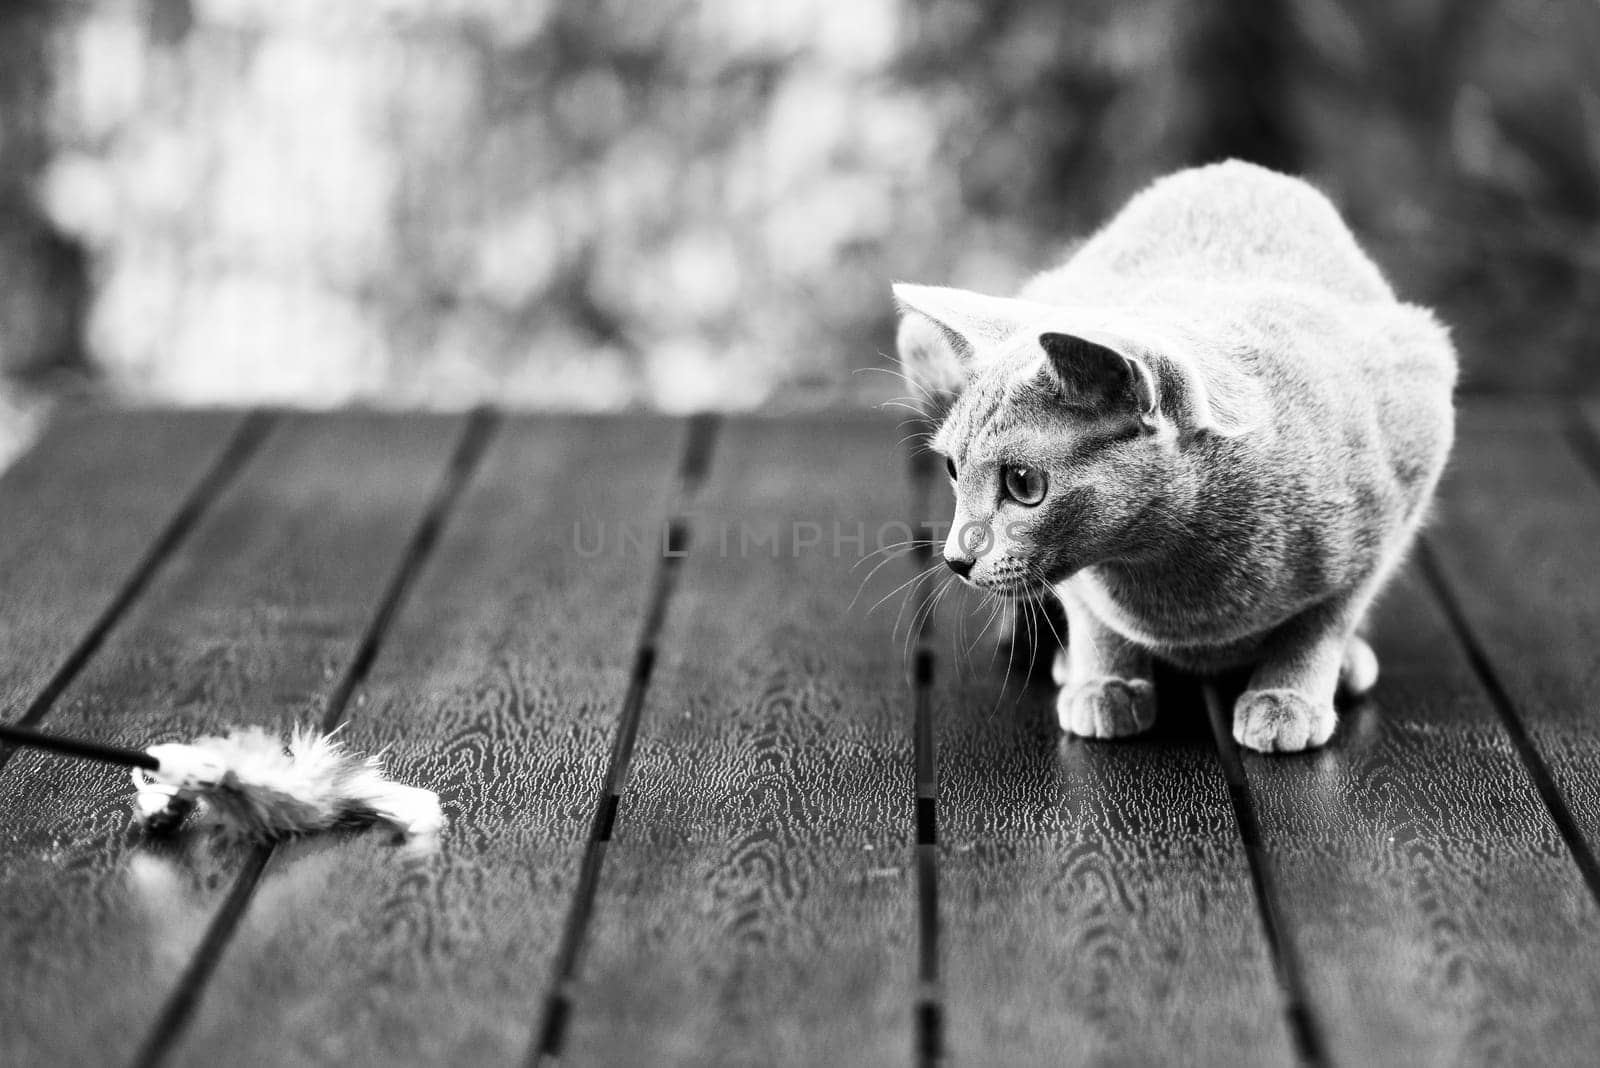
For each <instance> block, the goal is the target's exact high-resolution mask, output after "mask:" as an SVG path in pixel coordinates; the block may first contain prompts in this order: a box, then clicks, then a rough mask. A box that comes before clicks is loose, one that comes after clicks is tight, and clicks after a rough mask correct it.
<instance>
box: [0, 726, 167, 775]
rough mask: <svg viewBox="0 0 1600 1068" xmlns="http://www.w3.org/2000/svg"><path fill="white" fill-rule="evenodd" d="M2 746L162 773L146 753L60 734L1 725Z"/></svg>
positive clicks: (156, 761) (153, 759)
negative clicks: (3, 744) (4, 743)
mask: <svg viewBox="0 0 1600 1068" xmlns="http://www.w3.org/2000/svg"><path fill="white" fill-rule="evenodd" d="M0 742H9V743H11V744H12V745H22V746H27V747H28V748H30V749H44V750H47V751H49V752H52V753H60V754H61V755H63V756H73V757H82V758H83V759H85V760H98V761H100V762H101V763H102V764H121V765H122V766H123V767H126V768H143V769H144V770H146V771H159V770H160V769H161V761H160V760H157V759H156V758H155V757H153V756H151V755H150V754H149V753H146V752H145V751H144V750H143V749H124V748H123V747H122V746H120V745H107V744H105V743H104V742H90V741H85V740H84V739H82V738H68V737H65V736H64V735H60V734H46V733H45V732H44V731H36V730H33V729H31V728H29V727H11V726H8V725H6V724H4V723H0Z"/></svg>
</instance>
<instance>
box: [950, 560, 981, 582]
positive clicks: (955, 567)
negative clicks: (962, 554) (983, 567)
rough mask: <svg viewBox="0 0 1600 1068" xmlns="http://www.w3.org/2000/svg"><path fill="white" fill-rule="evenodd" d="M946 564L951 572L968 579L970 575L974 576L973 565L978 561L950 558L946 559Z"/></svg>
mask: <svg viewBox="0 0 1600 1068" xmlns="http://www.w3.org/2000/svg"><path fill="white" fill-rule="evenodd" d="M944 562H945V564H946V565H948V566H949V568H950V570H951V571H954V572H955V573H956V574H958V575H960V576H961V577H962V578H966V577H967V576H968V575H970V574H972V565H973V564H975V563H977V561H976V560H952V559H950V557H948V556H947V557H945V558H944Z"/></svg>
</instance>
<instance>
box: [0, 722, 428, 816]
mask: <svg viewBox="0 0 1600 1068" xmlns="http://www.w3.org/2000/svg"><path fill="white" fill-rule="evenodd" d="M0 742H9V743H11V744H14V745H23V746H28V747H31V748H35V749H44V750H48V751H50V752H54V753H60V754H64V755H66V756H75V757H81V758H84V759H88V760H99V761H102V762H104V763H110V764H121V765H123V766H126V767H131V768H132V769H133V772H132V776H133V783H134V788H135V794H134V812H135V816H136V818H137V819H138V821H139V822H140V823H141V824H142V825H143V826H144V827H145V828H146V829H148V830H151V831H155V832H162V831H167V830H171V829H173V828H175V827H177V826H178V824H180V823H182V822H183V820H184V819H185V818H186V817H187V816H188V815H189V814H190V813H191V812H193V811H195V810H196V809H197V808H198V809H199V810H200V812H201V815H202V816H203V817H204V818H206V819H209V820H210V821H211V822H213V823H214V824H215V825H216V826H217V827H218V828H220V829H221V831H222V832H223V833H224V834H227V835H231V836H234V837H240V838H249V839H254V840H258V841H261V840H270V839H274V838H280V837H284V836H287V835H294V834H306V833H310V832H314V831H322V830H327V829H329V828H331V827H338V826H349V825H352V824H362V823H371V822H374V821H381V822H383V823H387V824H390V825H391V826H393V827H395V828H397V829H398V830H400V831H402V832H403V833H405V834H406V835H407V836H408V837H412V838H425V837H431V836H434V835H437V834H438V832H439V830H440V829H441V828H442V827H443V826H444V816H443V814H442V812H441V811H440V808H439V796H438V795H437V794H435V793H434V792H433V791H431V790H424V789H421V788H420V787H416V786H406V785H405V784H403V783H397V782H394V781H392V780H390V779H387V778H385V777H384V774H383V758H382V757H381V756H368V757H362V756H359V755H357V754H355V753H352V752H351V751H350V750H348V749H347V748H346V747H345V746H344V744H343V743H342V742H340V741H338V740H337V739H335V738H334V737H333V736H332V735H329V734H322V733H320V732H318V731H315V730H312V729H310V728H305V727H297V728H296V729H295V730H294V732H293V734H292V735H291V736H290V738H289V743H288V745H287V746H285V745H284V744H283V743H282V742H281V741H280V740H279V739H278V738H276V737H274V736H273V735H271V734H268V733H267V732H266V731H264V730H262V729H260V728H259V727H244V728H239V729H235V730H232V731H230V732H228V733H227V734H225V735H222V736H220V737H205V738H199V739H196V740H195V741H194V742H192V743H189V744H179V743H167V744H163V745H153V746H151V747H150V748H148V749H142V750H141V749H124V748H122V747H120V746H112V745H105V744H103V743H100V742H90V741H85V740H82V739H78V738H66V737H63V736H61V735H57V734H46V733H45V732H43V731H36V730H31V729H28V728H25V727H10V726H6V725H4V724H0Z"/></svg>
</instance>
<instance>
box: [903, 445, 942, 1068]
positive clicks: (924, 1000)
mask: <svg viewBox="0 0 1600 1068" xmlns="http://www.w3.org/2000/svg"><path fill="white" fill-rule="evenodd" d="M907 470H908V474H909V476H910V479H911V500H912V508H913V519H914V520H915V521H916V522H918V523H923V522H929V521H931V515H930V514H929V513H930V510H931V504H932V494H931V492H930V490H931V484H930V480H931V479H932V478H933V477H934V474H935V473H934V470H933V465H932V463H931V462H930V454H927V453H913V454H912V456H911V457H910V462H909V465H908V468H907ZM933 553H934V549H933V542H932V540H930V539H927V538H922V539H918V540H917V541H916V542H914V543H913V545H912V547H911V558H912V561H913V566H915V568H916V569H917V571H918V572H919V573H921V572H923V571H926V570H927V569H928V568H929V567H932V566H937V565H938V563H939V562H938V561H937V560H935V559H934V556H933ZM936 585H937V584H936V583H923V582H918V583H916V585H915V586H913V589H915V590H916V591H917V593H916V596H915V598H914V601H915V607H914V609H913V610H912V613H911V628H912V632H913V634H914V637H915V641H916V651H915V653H914V659H913V661H912V664H913V668H912V678H911V710H912V711H911V715H912V722H911V731H912V759H913V761H914V762H915V764H916V798H915V804H916V834H917V837H916V843H917V845H916V873H917V988H916V996H915V998H914V1000H913V1002H912V1033H911V1041H912V1047H911V1048H912V1056H913V1059H914V1060H915V1062H916V1064H917V1065H918V1066H919V1068H931V1066H932V1065H936V1064H940V1063H942V1062H943V1061H944V1057H945V1039H944V1028H945V1018H944V988H943V986H942V985H941V982H940V979H939V747H938V742H937V740H936V739H937V735H936V733H935V731H934V722H933V686H934V677H935V674H936V671H937V667H938V655H937V654H936V653H935V651H934V643H933V618H932V617H933V600H934V594H933V587H934V586H936ZM919 621H920V622H919Z"/></svg>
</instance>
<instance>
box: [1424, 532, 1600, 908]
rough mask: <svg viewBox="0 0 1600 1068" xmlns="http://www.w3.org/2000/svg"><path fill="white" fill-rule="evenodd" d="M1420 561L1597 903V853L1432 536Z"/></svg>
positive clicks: (1599, 882) (1599, 876)
mask: <svg viewBox="0 0 1600 1068" xmlns="http://www.w3.org/2000/svg"><path fill="white" fill-rule="evenodd" d="M1417 563H1418V565H1419V568H1420V570H1421V572H1422V575H1423V578H1424V580H1425V581H1426V583H1427V586H1428V589H1429V590H1430V591H1431V592H1432V593H1433V596H1434V599H1435V600H1437V601H1438V602H1439V605H1440V607H1442V608H1443V609H1444V615H1445V619H1446V620H1447V621H1448V622H1449V624H1450V630H1451V632H1452V633H1454V635H1455V637H1456V641H1457V642H1458V643H1459V644H1460V646H1461V648H1462V650H1463V651H1464V652H1465V653H1466V656H1467V662H1468V663H1469V664H1470V665H1471V666H1472V673H1473V674H1474V675H1476V676H1477V678H1478V682H1479V684H1480V685H1482V686H1483V689H1484V692H1485V693H1486V694H1488V696H1489V703H1490V704H1491V705H1493V706H1494V710H1495V714H1496V715H1497V716H1498V717H1499V719H1500V725H1501V726H1502V727H1504V728H1505V732H1506V734H1507V736H1509V737H1510V739H1511V747H1512V748H1513V749H1514V750H1516V754H1517V758H1518V759H1519V760H1520V761H1521V762H1522V767H1523V770H1525V771H1526V772H1527V773H1528V778H1529V779H1531V780H1532V781H1533V786H1534V789H1536V790H1538V792H1539V798H1540V800H1542V801H1543V802H1544V807H1545V810H1546V811H1547V812H1549V814H1550V819H1551V821H1552V822H1554V823H1555V825H1556V830H1557V831H1558V832H1560V834H1561V840H1562V841H1563V842H1565V843H1566V846H1567V852H1569V853H1570V854H1572V860H1573V862H1574V863H1575V864H1577V866H1578V871H1579V872H1580V873H1581V874H1582V875H1583V881H1584V884H1585V885H1586V886H1587V887H1588V888H1589V894H1590V896H1591V897H1593V898H1594V900H1595V902H1596V904H1600V864H1597V863H1596V862H1595V856H1594V853H1593V852H1591V851H1590V849H1589V844H1588V842H1586V841H1585V840H1584V837H1583V833H1582V832H1581V831H1579V830H1578V824H1577V821H1576V820H1575V819H1574V818H1573V816H1572V809H1571V808H1569V807H1568V806H1567V800H1566V798H1565V797H1563V796H1562V793H1561V788H1560V787H1558V786H1557V785H1556V781H1555V777H1554V776H1552V775H1551V774H1550V766H1549V765H1548V764H1546V763H1545V760H1544V756H1543V755H1542V754H1541V753H1540V752H1539V748H1538V746H1536V745H1535V744H1534V742H1533V739H1532V738H1530V737H1529V736H1528V729H1527V727H1526V726H1524V725H1523V722H1522V716H1521V714H1520V713H1518V712H1517V707H1516V702H1514V701H1513V700H1512V699H1511V694H1510V692H1509V691H1508V690H1507V689H1506V687H1505V683H1504V682H1503V681H1501V679H1500V675H1499V673H1498V672H1496V671H1495V669H1494V664H1493V663H1492V662H1491V661H1490V659H1489V654H1488V652H1487V651H1486V650H1485V649H1484V647H1483V643H1482V642H1480V641H1479V640H1478V636H1477V634H1476V633H1475V632H1474V631H1473V629H1472V624H1471V623H1470V622H1468V620H1467V616H1466V612H1465V611H1464V610H1463V609H1462V607H1461V602H1460V600H1459V599H1458V598H1457V597H1456V595H1455V591H1454V590H1452V589H1451V588H1450V582H1449V580H1448V579H1447V578H1445V574H1444V569H1443V568H1442V567H1440V565H1439V560H1438V556H1437V554H1435V552H1434V550H1433V546H1432V545H1431V544H1429V542H1428V539H1427V537H1426V535H1424V537H1423V538H1422V540H1421V544H1420V545H1419V546H1418V550H1417Z"/></svg>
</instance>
